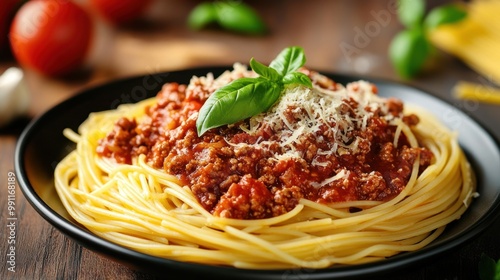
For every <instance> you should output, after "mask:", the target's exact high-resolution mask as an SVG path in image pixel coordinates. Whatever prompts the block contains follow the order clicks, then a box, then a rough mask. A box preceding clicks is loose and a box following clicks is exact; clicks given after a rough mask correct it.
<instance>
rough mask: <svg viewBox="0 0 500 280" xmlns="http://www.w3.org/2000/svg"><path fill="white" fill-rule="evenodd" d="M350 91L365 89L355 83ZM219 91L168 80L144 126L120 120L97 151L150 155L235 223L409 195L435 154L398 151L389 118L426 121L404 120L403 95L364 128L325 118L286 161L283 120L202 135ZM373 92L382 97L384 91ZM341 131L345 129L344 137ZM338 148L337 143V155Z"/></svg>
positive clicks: (346, 110)
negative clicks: (208, 105)
mask: <svg viewBox="0 0 500 280" xmlns="http://www.w3.org/2000/svg"><path fill="white" fill-rule="evenodd" d="M301 71H303V72H304V73H306V74H308V75H310V77H311V78H312V80H313V83H314V84H316V85H318V86H320V87H322V88H325V89H328V90H338V89H339V88H340V85H339V84H337V83H335V82H334V81H332V80H330V79H328V78H324V77H322V76H321V77H320V76H317V73H315V72H313V71H309V70H307V69H302V70H301ZM351 88H352V89H353V90H355V91H356V92H361V90H363V89H362V88H361V87H359V86H358V85H357V84H353V85H351ZM213 90H214V88H213V85H207V84H205V83H204V82H203V81H202V80H200V79H194V80H193V81H192V83H191V84H190V85H189V86H186V85H179V84H177V83H169V84H166V85H165V86H164V87H163V89H162V91H161V92H160V93H159V94H158V96H157V103H156V104H154V105H152V106H150V107H148V108H146V110H145V113H146V116H145V118H144V119H143V120H141V122H140V123H137V121H136V120H133V119H127V118H122V119H120V120H119V121H118V122H117V123H116V124H115V127H114V128H113V130H112V131H111V132H110V133H109V134H108V135H107V136H106V137H104V138H103V139H101V140H100V142H99V146H98V148H97V152H98V154H99V155H101V156H104V157H110V158H114V159H115V160H116V161H118V162H122V163H130V162H131V159H132V158H133V157H136V156H138V155H140V154H144V155H146V159H147V162H148V164H150V165H151V166H153V167H155V168H158V169H164V170H165V171H166V172H167V173H169V174H173V175H175V176H177V177H178V178H179V179H180V180H181V181H182V182H183V183H184V184H186V185H188V186H189V187H190V188H191V190H192V192H193V193H194V195H195V196H196V197H197V198H198V200H199V202H200V204H201V205H202V206H203V207H204V208H205V209H207V210H208V211H210V212H211V213H213V214H214V215H217V216H221V217H227V218H235V219H260V218H269V217H274V216H277V215H281V214H283V213H286V212H288V211H290V210H292V209H293V208H294V207H295V206H296V205H297V204H298V202H299V200H300V199H302V198H306V199H310V200H313V201H316V202H320V203H334V202H339V201H351V200H378V201H385V200H388V199H390V198H392V197H394V196H396V195H398V194H399V193H400V192H401V191H402V190H403V189H404V187H405V185H406V183H407V182H408V180H409V178H410V176H411V172H412V169H413V165H414V163H415V161H416V160H417V159H419V163H420V166H419V172H422V171H423V170H424V169H425V168H426V167H427V166H428V165H429V164H430V163H431V161H432V158H433V155H432V153H431V152H430V151H429V150H428V149H426V148H424V147H417V148H411V147H410V146H409V143H408V141H407V139H406V137H405V136H404V135H401V136H400V138H399V139H398V141H397V143H398V145H397V146H395V145H394V137H395V131H396V127H395V126H394V125H390V123H389V122H388V117H386V116H392V117H400V118H402V120H403V121H404V122H405V123H406V124H408V125H410V126H414V125H416V124H418V122H419V119H418V117H417V116H415V115H408V116H405V115H403V103H402V102H401V101H400V100H397V99H387V101H386V110H382V109H381V108H378V107H377V108H375V107H370V108H367V109H366V111H367V112H371V113H372V114H371V115H370V117H369V118H366V119H365V120H363V121H364V123H363V124H361V123H362V122H361V121H360V122H359V123H353V122H351V123H347V122H339V123H335V122H331V123H327V122H325V123H322V124H321V125H320V126H319V128H318V130H317V131H315V132H314V133H311V134H302V135H300V136H299V137H297V138H296V139H295V140H294V141H293V143H289V144H288V145H289V146H293V149H295V151H296V153H297V154H300V155H301V156H300V157H293V158H290V157H281V158H280V157H279V155H284V151H285V150H286V149H288V148H289V147H284V146H282V145H280V144H279V141H278V140H279V137H278V136H276V134H275V132H276V131H275V130H276V129H279V128H281V127H286V125H285V124H282V125H276V124H267V123H264V124H262V125H261V126H260V127H259V129H258V130H257V131H255V132H254V133H253V134H249V133H247V132H246V131H244V130H242V129H240V126H241V125H243V126H248V125H249V124H248V123H245V122H246V120H245V121H242V122H241V123H238V124H234V125H230V126H222V127H219V128H216V129H211V130H209V131H208V132H206V133H205V134H204V135H202V136H201V137H199V136H198V134H197V130H196V116H197V113H198V111H199V109H200V107H201V105H202V104H203V102H204V101H205V100H206V99H207V98H208V96H209V95H210V94H211V92H212V91H213ZM371 91H372V92H374V93H376V87H375V86H372V89H371ZM357 108H359V104H358V102H357V101H356V100H354V99H353V98H348V99H346V100H344V103H342V104H341V105H340V106H339V107H338V112H340V113H342V114H347V115H348V116H349V117H350V118H352V119H353V120H356V119H358V115H357V114H358V112H357ZM306 113H310V112H305V109H302V108H298V107H295V106H290V107H289V108H287V110H285V111H284V117H285V119H286V120H287V121H288V122H296V121H298V118H299V116H300V115H304V114H306ZM354 125H357V126H354ZM335 130H338V131H342V133H344V134H342V137H341V138H339V136H338V135H337V132H335ZM339 139H340V140H341V141H339ZM262 143H266V144H265V145H263V144H262ZM333 143H337V144H338V147H337V144H335V152H332V147H333ZM277 155H278V156H277ZM353 211H359V209H353Z"/></svg>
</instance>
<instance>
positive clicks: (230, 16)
mask: <svg viewBox="0 0 500 280" xmlns="http://www.w3.org/2000/svg"><path fill="white" fill-rule="evenodd" d="M214 7H215V10H216V12H217V22H218V23H219V25H220V26H222V27H223V28H225V29H228V30H231V31H235V32H240V33H245V34H250V35H252V34H253V35H258V34H264V33H265V32H266V25H265V24H264V22H263V21H262V19H261V18H260V17H259V15H258V14H257V12H256V11H255V10H253V9H252V8H251V7H250V6H248V5H246V4H245V3H243V2H241V1H229V2H225V1H216V2H214Z"/></svg>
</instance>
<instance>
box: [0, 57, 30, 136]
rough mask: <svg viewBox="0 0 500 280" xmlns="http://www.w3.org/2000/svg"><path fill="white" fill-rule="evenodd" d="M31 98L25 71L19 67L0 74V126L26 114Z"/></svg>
mask: <svg viewBox="0 0 500 280" xmlns="http://www.w3.org/2000/svg"><path fill="white" fill-rule="evenodd" d="M29 99H30V96H29V92H28V87H27V86H26V83H25V80H24V73H23V71H22V70H21V69H19V68H17V67H11V68H9V69H7V70H6V71H5V72H4V73H3V74H2V75H1V76H0V127H2V126H5V125H7V124H8V123H9V122H10V121H12V120H13V119H14V118H16V117H19V116H21V115H24V114H25V113H26V112H27V110H28V106H29Z"/></svg>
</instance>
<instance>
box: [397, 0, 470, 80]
mask: <svg viewBox="0 0 500 280" xmlns="http://www.w3.org/2000/svg"><path fill="white" fill-rule="evenodd" d="M466 16H467V12H466V10H465V9H464V8H463V7H462V6H458V5H456V4H448V5H444V6H439V7H436V8H434V9H432V10H431V11H430V12H429V14H427V15H426V14H425V1H424V0H399V1H398V18H399V20H400V21H401V23H403V25H404V26H405V27H406V29H405V30H402V31H401V32H400V33H398V34H397V35H396V36H395V37H394V39H393V40H392V42H391V44H390V46H389V59H390V61H391V63H392V65H393V66H394V68H395V70H396V72H397V73H398V74H399V75H400V76H401V77H402V78H406V79H409V78H412V77H414V76H416V75H417V74H418V73H419V72H420V71H421V70H422V69H423V68H424V65H425V64H426V63H427V61H428V60H429V59H431V58H432V56H433V55H434V53H435V51H434V46H433V45H432V44H431V42H430V40H429V39H428V33H429V32H430V31H431V30H432V29H434V28H436V27H438V26H440V25H443V24H452V23H456V22H459V21H461V20H463V19H464V18H465V17H466Z"/></svg>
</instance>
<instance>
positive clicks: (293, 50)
mask: <svg viewBox="0 0 500 280" xmlns="http://www.w3.org/2000/svg"><path fill="white" fill-rule="evenodd" d="M304 63H306V56H305V54H304V50H303V49H302V48H301V47H289V48H286V49H284V50H283V51H281V53H280V54H279V55H278V56H277V57H276V58H275V59H274V60H273V61H272V62H271V64H269V67H271V68H274V69H276V71H278V73H279V74H280V75H281V76H285V75H286V74H288V73H291V72H293V71H295V70H297V69H299V68H300V67H302V65H304Z"/></svg>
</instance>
